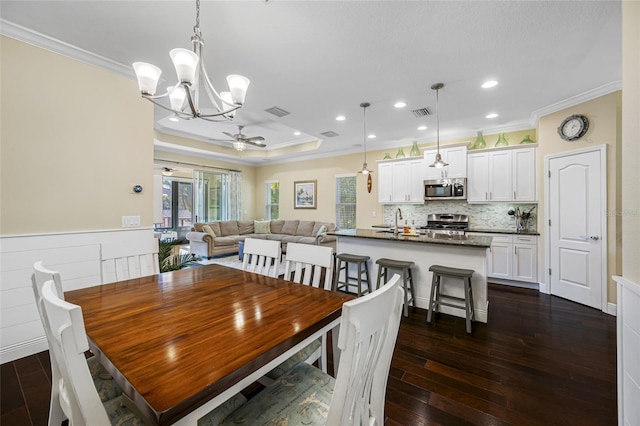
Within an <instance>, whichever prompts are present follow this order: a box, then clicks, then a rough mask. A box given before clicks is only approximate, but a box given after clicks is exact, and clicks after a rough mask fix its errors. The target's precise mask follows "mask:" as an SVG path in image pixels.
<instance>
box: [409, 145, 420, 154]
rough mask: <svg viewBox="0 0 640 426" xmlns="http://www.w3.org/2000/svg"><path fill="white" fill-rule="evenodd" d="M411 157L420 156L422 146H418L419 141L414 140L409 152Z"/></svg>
mask: <svg viewBox="0 0 640 426" xmlns="http://www.w3.org/2000/svg"><path fill="white" fill-rule="evenodd" d="M409 155H410V156H411V157H420V148H418V142H417V141H413V145H411V152H409Z"/></svg>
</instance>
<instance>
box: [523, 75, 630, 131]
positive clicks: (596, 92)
mask: <svg viewBox="0 0 640 426" xmlns="http://www.w3.org/2000/svg"><path fill="white" fill-rule="evenodd" d="M618 90H622V80H616V81H612V82H611V83H607V84H605V85H603V86H600V87H596V88H595V89H591V90H587V91H586V92H583V93H580V94H579V95H575V96H572V97H570V98H567V99H565V100H562V101H560V102H556V103H555V104H551V105H547V106H546V107H543V108H540V109H537V110H535V111H533V112H531V116H530V117H529V123H530V124H531V127H538V121H539V120H540V117H544V116H545V115H549V114H552V113H554V112H558V111H561V110H563V109H567V108H571V107H573V106H576V105H578V104H581V103H583V102H587V101H590V100H592V99H596V98H599V97H600V96H604V95H608V94H609V93H613V92H616V91H618Z"/></svg>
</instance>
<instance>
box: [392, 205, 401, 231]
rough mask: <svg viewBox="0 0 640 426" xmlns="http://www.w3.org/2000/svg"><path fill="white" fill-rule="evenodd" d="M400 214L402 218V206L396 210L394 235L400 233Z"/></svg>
mask: <svg viewBox="0 0 640 426" xmlns="http://www.w3.org/2000/svg"><path fill="white" fill-rule="evenodd" d="M398 214H399V215H400V220H402V210H400V207H398V210H396V226H395V228H393V235H398Z"/></svg>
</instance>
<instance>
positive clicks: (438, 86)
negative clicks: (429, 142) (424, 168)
mask: <svg viewBox="0 0 640 426" xmlns="http://www.w3.org/2000/svg"><path fill="white" fill-rule="evenodd" d="M443 87H444V84H442V83H436V84H434V85H433V86H431V90H435V91H436V144H437V145H436V146H437V150H436V160H435V161H434V162H433V164H429V167H435V168H436V169H441V168H443V167H445V166H448V165H449V164H448V163H445V162H444V161H442V156H441V155H440V97H439V96H438V91H439V90H440V89H442V88H443Z"/></svg>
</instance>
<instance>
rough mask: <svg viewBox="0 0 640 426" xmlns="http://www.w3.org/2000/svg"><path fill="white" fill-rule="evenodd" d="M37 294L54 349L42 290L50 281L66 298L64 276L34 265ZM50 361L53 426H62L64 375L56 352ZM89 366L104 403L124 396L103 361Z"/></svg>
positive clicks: (43, 319) (35, 296) (94, 360)
mask: <svg viewBox="0 0 640 426" xmlns="http://www.w3.org/2000/svg"><path fill="white" fill-rule="evenodd" d="M31 281H32V287H33V295H34V298H35V301H36V307H37V308H38V314H39V315H40V320H41V321H42V327H43V328H44V332H45V336H46V337H47V342H49V346H51V343H50V342H51V341H52V339H53V337H52V335H51V333H52V329H51V326H50V324H49V320H48V319H47V316H46V315H45V312H44V308H43V305H42V288H43V286H44V283H45V282H47V281H53V284H54V288H55V292H56V294H57V296H58V297H59V298H61V299H64V292H63V290H62V279H61V278H60V273H59V272H57V271H53V270H50V269H47V268H46V267H45V266H44V264H43V262H42V261H38V262H36V263H34V264H33V274H32V276H31ZM49 361H50V363H51V400H50V402H49V426H53V425H55V426H59V425H60V423H61V422H62V421H63V420H64V419H65V418H66V417H65V415H64V412H63V411H62V408H61V406H60V395H59V393H60V387H61V386H60V384H61V383H62V376H61V374H60V368H59V366H58V365H59V361H58V360H57V359H56V357H55V354H54V352H53V351H51V350H50V351H49ZM87 365H88V367H89V371H90V373H91V378H92V380H93V384H94V387H95V388H96V390H97V392H98V395H99V396H100V399H101V400H102V401H108V400H110V399H113V398H115V397H118V396H120V395H121V394H122V389H121V388H120V386H118V385H117V384H116V383H115V381H114V380H113V378H112V377H111V376H110V375H109V374H108V373H107V372H106V371H105V370H104V368H102V366H101V365H100V362H99V361H98V359H97V358H96V357H91V358H89V359H87Z"/></svg>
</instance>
